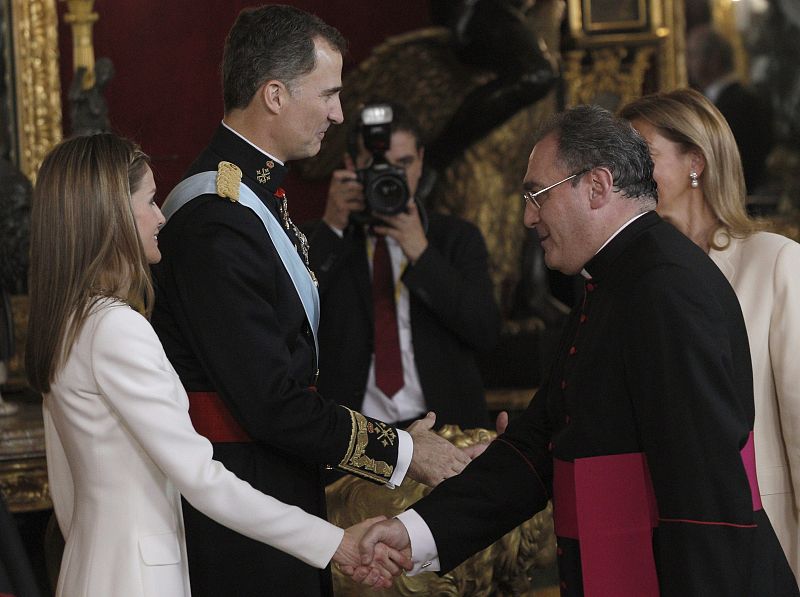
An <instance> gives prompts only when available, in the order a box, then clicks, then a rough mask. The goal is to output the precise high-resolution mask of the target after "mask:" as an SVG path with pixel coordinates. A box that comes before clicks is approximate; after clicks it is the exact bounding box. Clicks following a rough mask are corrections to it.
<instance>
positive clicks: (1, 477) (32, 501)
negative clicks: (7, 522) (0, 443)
mask: <svg viewBox="0 0 800 597" xmlns="http://www.w3.org/2000/svg"><path fill="white" fill-rule="evenodd" d="M0 493H2V494H3V499H4V500H5V501H6V505H7V506H8V509H9V510H10V511H11V512H33V511H35V510H46V509H47V508H50V507H52V503H51V502H50V493H49V489H48V484H47V465H46V464H45V459H44V457H42V458H31V459H26V460H22V461H17V462H14V463H4V464H2V465H1V466H0Z"/></svg>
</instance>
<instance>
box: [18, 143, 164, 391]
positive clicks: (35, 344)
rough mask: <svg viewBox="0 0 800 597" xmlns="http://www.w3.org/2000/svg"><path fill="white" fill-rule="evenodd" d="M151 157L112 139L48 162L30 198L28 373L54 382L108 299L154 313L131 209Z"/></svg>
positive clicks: (59, 153)
mask: <svg viewBox="0 0 800 597" xmlns="http://www.w3.org/2000/svg"><path fill="white" fill-rule="evenodd" d="M148 162H149V160H148V157H147V156H146V155H145V154H144V153H143V152H142V151H141V150H140V149H139V148H138V147H137V146H136V145H135V144H134V143H132V142H131V141H128V140H127V139H123V138H121V137H118V136H116V135H113V134H108V133H103V134H98V135H91V136H84V137H75V138H72V139H69V140H67V141H64V142H62V143H60V144H59V145H57V146H56V147H55V148H54V149H52V150H51V151H50V153H49V154H48V155H47V156H46V157H45V159H44V162H42V166H41V169H40V170H39V173H38V176H37V181H36V186H35V188H34V192H33V210H32V215H31V239H30V253H31V255H30V257H31V258H30V273H29V276H30V279H29V284H28V290H29V294H30V314H29V320H28V338H27V345H26V354H25V368H26V372H27V375H28V379H29V381H30V383H31V386H33V388H34V389H36V390H38V391H40V392H43V393H44V392H49V391H50V384H51V383H52V381H53V380H54V379H55V376H56V373H57V372H58V371H59V369H60V368H61V366H62V365H63V363H64V360H65V359H66V358H67V356H68V355H69V352H70V349H71V347H72V345H73V343H74V342H75V339H76V337H77V335H78V333H79V332H80V330H81V327H82V326H83V323H84V321H86V318H87V317H88V315H89V313H90V312H91V309H92V307H93V306H94V305H95V303H96V302H97V301H98V300H100V299H102V298H103V297H115V298H118V299H120V300H123V301H125V302H127V303H128V304H130V305H131V306H132V307H134V308H136V309H137V310H138V311H140V312H142V313H144V314H145V315H149V311H150V309H151V308H152V304H153V285H152V282H151V280H150V271H149V266H148V264H147V260H146V258H145V254H144V249H143V247H142V243H141V240H140V238H139V234H138V232H137V230H136V220H135V218H134V215H133V209H132V206H131V194H132V193H134V192H135V191H136V190H137V188H138V186H139V184H140V183H141V182H142V179H143V177H144V175H145V172H146V169H147V165H148Z"/></svg>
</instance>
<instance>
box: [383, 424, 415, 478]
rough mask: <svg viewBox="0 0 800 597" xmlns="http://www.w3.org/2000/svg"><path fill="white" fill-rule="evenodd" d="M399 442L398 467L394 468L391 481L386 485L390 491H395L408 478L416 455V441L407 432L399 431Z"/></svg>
mask: <svg viewBox="0 0 800 597" xmlns="http://www.w3.org/2000/svg"><path fill="white" fill-rule="evenodd" d="M397 440H398V444H397V465H396V466H395V467H394V473H393V474H392V477H391V479H389V481H388V483H386V486H387V487H388V488H389V489H394V488H395V487H397V486H398V485H400V484H401V483H402V482H403V479H405V478H406V473H407V472H408V467H409V466H411V457H412V456H413V455H414V440H413V439H411V435H410V434H409V433H408V432H407V431H403V430H402V429H398V430H397Z"/></svg>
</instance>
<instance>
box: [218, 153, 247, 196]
mask: <svg viewBox="0 0 800 597" xmlns="http://www.w3.org/2000/svg"><path fill="white" fill-rule="evenodd" d="M241 182H242V171H241V170H240V169H239V166H237V165H236V164H231V163H230V162H224V161H223V162H220V163H219V164H218V165H217V195H219V196H220V197H225V198H226V199H230V200H231V201H232V202H236V201H238V200H239V185H240V184H241Z"/></svg>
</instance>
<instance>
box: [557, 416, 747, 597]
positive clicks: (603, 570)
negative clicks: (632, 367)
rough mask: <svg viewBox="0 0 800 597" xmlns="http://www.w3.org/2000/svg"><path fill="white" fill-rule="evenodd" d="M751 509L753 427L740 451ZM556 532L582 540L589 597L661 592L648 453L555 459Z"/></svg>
mask: <svg viewBox="0 0 800 597" xmlns="http://www.w3.org/2000/svg"><path fill="white" fill-rule="evenodd" d="M741 456H742V463H743V464H744V468H745V471H746V473H747V479H748V481H749V483H750V493H751V497H752V500H753V511H756V510H760V509H761V496H760V494H759V491H758V482H757V480H756V467H755V450H754V446H753V432H752V431H751V432H750V436H749V438H748V441H747V444H745V447H744V448H742V451H741ZM553 464H554V470H553V521H554V523H555V532H556V535H558V536H560V537H567V538H570V539H577V540H578V541H580V550H581V572H582V575H583V592H584V595H585V596H586V597H605V596H607V595H617V596H619V597H628V596H630V597H651V596H652V597H657V596H658V595H659V590H658V575H657V574H656V566H655V559H654V557H653V529H654V528H655V527H657V526H658V507H657V504H656V499H655V494H654V492H653V484H652V481H651V479H650V471H649V469H648V468H647V459H646V457H645V455H644V454H643V453H641V452H638V453H633V454H618V455H614V456H597V457H594V458H579V459H576V460H575V462H565V461H563V460H558V459H554V460H553Z"/></svg>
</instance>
